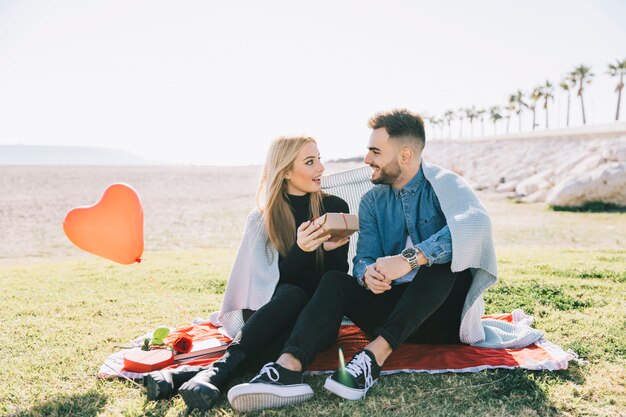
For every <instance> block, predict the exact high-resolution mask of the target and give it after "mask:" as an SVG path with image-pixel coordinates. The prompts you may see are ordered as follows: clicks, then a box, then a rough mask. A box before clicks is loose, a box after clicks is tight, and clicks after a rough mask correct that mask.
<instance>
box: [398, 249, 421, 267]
mask: <svg viewBox="0 0 626 417" xmlns="http://www.w3.org/2000/svg"><path fill="white" fill-rule="evenodd" d="M417 251H418V249H416V248H406V249H405V250H403V251H402V253H401V256H402V257H403V258H404V259H406V261H407V262H408V263H409V265H411V269H417V268H419V266H420V264H419V262H418V261H417V254H418V252H417Z"/></svg>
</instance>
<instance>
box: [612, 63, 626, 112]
mask: <svg viewBox="0 0 626 417" xmlns="http://www.w3.org/2000/svg"><path fill="white" fill-rule="evenodd" d="M616 61H617V64H616V65H613V64H609V71H608V74H609V75H610V76H611V77H617V76H618V75H619V84H617V87H615V92H616V93H617V111H616V112H615V120H616V121H617V120H619V105H620V103H621V101H622V89H623V88H624V74H626V59H624V60H622V61H620V60H619V59H616Z"/></svg>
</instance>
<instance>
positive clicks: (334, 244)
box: [324, 236, 350, 252]
mask: <svg viewBox="0 0 626 417" xmlns="http://www.w3.org/2000/svg"><path fill="white" fill-rule="evenodd" d="M348 242H350V236H347V237H344V238H343V239H341V240H338V241H336V242H324V250H325V251H326V252H330V251H331V250H335V249H337V248H338V247H341V246H343V245H345V244H346V243H348Z"/></svg>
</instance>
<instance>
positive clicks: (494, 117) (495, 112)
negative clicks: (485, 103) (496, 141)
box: [489, 106, 508, 135]
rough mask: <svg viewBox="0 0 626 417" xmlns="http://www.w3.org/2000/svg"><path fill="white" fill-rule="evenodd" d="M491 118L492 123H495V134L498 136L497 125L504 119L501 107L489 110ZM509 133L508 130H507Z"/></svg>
mask: <svg viewBox="0 0 626 417" xmlns="http://www.w3.org/2000/svg"><path fill="white" fill-rule="evenodd" d="M489 118H490V119H491V121H492V122H493V134H494V135H495V134H497V133H498V132H497V130H498V129H497V123H498V120H500V119H502V115H501V114H500V107H499V106H493V107H492V108H490V109H489ZM507 131H508V129H507Z"/></svg>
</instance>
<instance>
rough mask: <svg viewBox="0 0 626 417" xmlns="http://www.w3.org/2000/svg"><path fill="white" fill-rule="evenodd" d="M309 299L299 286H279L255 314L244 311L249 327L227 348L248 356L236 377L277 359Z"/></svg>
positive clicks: (246, 326)
mask: <svg viewBox="0 0 626 417" xmlns="http://www.w3.org/2000/svg"><path fill="white" fill-rule="evenodd" d="M307 300H308V297H307V295H306V293H305V291H304V290H303V289H301V288H300V287H297V286H295V285H292V284H282V283H279V284H278V285H277V286H276V289H275V290H274V295H272V298H271V300H270V301H269V302H268V303H267V304H265V305H264V306H263V307H261V308H260V309H259V310H257V311H256V312H252V311H249V310H248V311H247V313H246V312H244V320H246V324H245V325H244V326H243V328H242V329H241V330H240V331H239V333H238V334H237V335H236V336H235V338H234V339H233V342H232V343H231V344H230V346H229V347H228V350H234V349H238V350H241V351H243V353H244V354H245V357H246V359H245V360H244V362H243V363H242V364H240V365H239V366H238V367H237V374H242V373H245V372H248V371H252V372H256V371H258V370H259V368H260V367H261V366H262V365H264V364H265V363H267V362H269V361H271V360H275V359H276V357H277V356H278V354H279V353H280V351H281V349H282V348H283V346H284V344H285V341H286V340H287V339H288V337H289V334H290V333H291V331H292V329H293V326H294V325H295V323H296V320H297V319H298V316H299V315H300V312H301V311H302V309H303V308H304V306H305V305H306V303H307Z"/></svg>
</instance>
